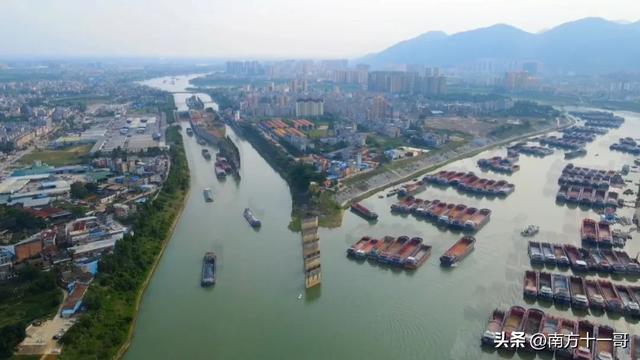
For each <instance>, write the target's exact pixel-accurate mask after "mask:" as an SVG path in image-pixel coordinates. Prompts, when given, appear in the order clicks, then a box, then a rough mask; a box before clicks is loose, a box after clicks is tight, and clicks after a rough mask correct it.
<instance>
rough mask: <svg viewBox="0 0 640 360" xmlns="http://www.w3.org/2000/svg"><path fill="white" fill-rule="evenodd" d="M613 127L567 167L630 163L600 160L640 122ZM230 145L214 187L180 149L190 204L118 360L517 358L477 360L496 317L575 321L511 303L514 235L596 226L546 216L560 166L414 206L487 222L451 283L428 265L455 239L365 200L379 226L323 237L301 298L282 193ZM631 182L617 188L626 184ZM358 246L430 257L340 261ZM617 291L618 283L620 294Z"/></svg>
mask: <svg viewBox="0 0 640 360" xmlns="http://www.w3.org/2000/svg"><path fill="white" fill-rule="evenodd" d="M152 85H157V86H162V83H161V82H158V81H156V82H155V83H153V82H152ZM169 90H173V91H177V90H175V89H169ZM623 115H624V116H626V117H627V122H626V123H625V124H624V125H623V127H622V128H620V129H618V130H613V131H610V132H609V134H608V135H605V136H601V137H598V140H596V141H595V142H594V143H592V144H590V145H589V146H588V147H587V149H588V151H589V154H588V156H587V157H585V158H582V159H575V160H573V162H574V163H575V164H576V165H582V166H593V167H601V168H612V169H618V168H620V167H621V166H622V165H623V164H625V163H633V159H634V157H633V156H631V155H625V154H622V153H612V152H610V151H609V150H608V146H609V145H610V144H611V143H612V142H613V141H617V138H618V137H620V136H622V135H624V136H633V137H640V126H638V125H639V124H640V115H639V114H629V113H626V114H623ZM230 135H231V136H232V138H233V140H234V141H235V142H236V143H237V144H238V147H239V149H240V154H241V158H242V159H241V161H242V170H241V176H242V180H241V181H240V182H239V183H236V182H235V181H233V180H232V179H228V180H226V181H224V182H219V181H218V180H216V178H215V175H214V173H213V164H212V162H210V161H206V160H205V159H204V158H203V157H202V156H201V154H200V149H201V146H199V145H197V144H196V142H195V140H194V139H193V138H190V137H186V136H185V145H186V148H187V156H188V159H189V164H190V167H191V174H192V184H191V186H192V187H191V189H192V191H191V194H190V196H189V198H188V199H187V204H186V208H185V211H184V213H183V216H182V218H181V219H180V222H179V223H178V226H177V228H176V231H175V233H174V235H173V238H172V239H171V241H170V243H169V244H168V246H167V249H166V251H165V253H164V256H163V258H162V260H161V261H160V264H159V266H158V269H157V272H156V273H155V274H154V276H153V279H152V281H151V283H150V285H149V288H148V289H147V292H146V293H145V295H144V298H143V301H142V304H141V309H140V314H139V319H138V322H137V324H136V330H135V336H134V339H133V343H132V345H131V348H130V349H129V352H128V353H127V355H126V357H127V359H365V358H366V359H475V358H482V359H497V358H500V357H502V356H506V357H514V358H519V357H520V355H518V354H516V355H510V354H498V353H494V352H489V351H483V350H481V348H480V346H479V336H480V335H481V333H482V331H483V330H484V325H485V322H486V319H487V317H488V316H489V314H490V312H491V311H492V310H493V309H494V308H495V307H496V306H501V307H503V308H506V307H508V306H510V305H513V304H519V305H525V306H530V307H531V306H536V307H540V308H542V309H543V310H544V311H546V312H549V313H554V314H556V315H561V316H567V317H576V316H581V315H582V314H578V313H576V314H574V313H572V311H571V310H563V309H557V308H555V307H554V306H551V307H549V306H548V305H547V306H543V305H541V304H538V303H536V304H527V303H525V301H524V300H523V299H522V291H521V287H522V276H523V271H524V270H526V269H529V268H530V267H531V266H530V265H529V261H528V257H527V250H526V248H527V241H526V240H525V239H524V238H522V237H521V236H520V234H519V232H520V230H521V228H522V227H523V226H525V225H527V224H538V225H540V227H541V231H540V234H538V235H537V237H536V239H537V240H541V241H550V242H565V243H573V244H579V233H578V230H579V223H580V220H581V219H582V218H583V217H584V216H588V215H591V216H595V213H593V212H592V211H589V210H585V209H580V208H569V207H567V206H559V205H556V204H555V201H554V198H555V193H556V191H557V184H556V181H557V178H558V175H559V174H560V171H561V170H562V167H563V166H564V164H565V160H564V159H563V156H562V153H561V152H556V154H554V155H553V156H549V157H547V158H532V157H526V156H521V160H520V165H521V167H522V169H521V170H520V171H519V172H517V173H516V174H514V175H513V176H510V177H509V180H510V181H511V182H513V183H515V184H516V191H515V193H513V194H512V195H510V196H509V197H508V198H506V199H495V200H490V199H480V198H474V197H469V196H466V195H463V194H460V193H458V192H456V191H455V190H452V189H449V190H442V189H438V188H432V187H430V188H428V189H427V190H426V191H425V192H423V193H421V194H420V195H419V196H420V197H423V198H428V199H440V200H445V201H453V202H461V203H465V204H468V205H473V206H476V207H488V208H490V209H492V210H493V215H492V219H491V221H490V222H489V224H488V225H487V226H485V228H484V229H482V230H481V231H480V232H479V233H478V234H477V235H476V238H477V243H476V249H475V251H474V252H473V253H472V254H471V255H469V256H468V257H467V258H466V259H465V260H464V262H462V263H461V264H460V265H459V266H458V267H457V268H455V269H452V270H445V269H441V268H440V267H439V263H438V261H437V258H438V257H439V256H440V254H442V253H443V252H444V251H445V250H446V249H447V248H448V247H449V246H451V245H452V244H453V243H454V242H455V241H456V240H457V239H458V238H459V237H460V234H456V233H453V232H450V231H442V230H439V229H438V228H437V227H435V226H434V225H432V224H431V223H428V222H425V221H418V220H416V219H415V218H413V217H411V216H409V217H401V216H394V215H391V214H390V212H389V206H390V205H391V204H392V203H393V201H394V199H393V198H386V197H385V198H382V199H380V198H378V197H377V195H374V196H372V197H371V198H369V199H366V200H365V201H364V202H363V203H364V204H365V205H366V206H368V207H370V208H372V209H374V210H375V211H377V212H378V214H379V215H380V219H379V221H378V222H377V223H376V224H375V225H370V224H369V223H367V222H366V221H364V220H363V219H361V218H359V217H357V216H355V215H354V214H352V213H350V212H347V213H345V216H344V221H343V224H342V226H341V227H340V228H338V229H333V230H327V229H322V230H321V231H320V238H321V240H320V243H321V250H322V268H323V273H322V275H323V283H322V286H321V288H319V289H314V290H312V291H309V292H305V291H304V289H303V281H304V280H303V274H302V257H301V252H302V249H301V245H300V238H299V235H298V234H297V233H292V232H290V231H289V230H288V229H287V224H288V222H289V220H290V218H289V216H290V212H291V198H290V195H289V191H288V188H287V185H286V183H285V182H284V181H283V180H282V179H281V178H280V177H279V176H278V174H277V173H275V172H274V171H273V170H272V169H271V168H270V167H269V165H268V164H267V163H266V162H265V160H264V159H263V158H262V157H261V156H260V155H259V154H258V153H257V152H256V151H255V149H253V148H252V147H251V145H250V144H249V143H247V142H246V141H244V140H242V139H239V138H238V137H237V136H235V134H233V132H230ZM504 153H505V150H504V149H497V150H493V151H489V152H487V153H484V154H481V155H479V156H477V157H475V158H472V159H466V160H462V161H459V162H456V163H454V164H451V165H449V166H447V168H448V169H463V170H473V171H476V172H480V171H479V169H477V167H476V166H475V161H476V160H477V158H479V157H486V156H491V155H498V154H501V155H504ZM595 154H599V156H595ZM486 176H487V177H490V178H500V176H499V175H496V174H491V173H487V174H486ZM638 177H639V176H638V173H632V174H631V175H630V176H629V178H633V179H634V182H637V180H638ZM205 187H211V188H212V189H213V192H214V198H215V201H214V202H213V203H206V202H205V201H204V199H203V194H202V190H203V189H204V188H205ZM634 190H635V187H634ZM626 198H630V197H626ZM245 207H251V208H252V209H253V210H254V212H255V213H256V215H257V216H258V217H259V218H260V219H261V220H262V223H263V226H262V228H261V229H260V230H259V231H255V230H253V229H251V228H250V227H249V225H248V224H247V223H246V221H245V220H244V218H243V217H242V210H243V209H244V208H245ZM632 211H633V210H632V209H624V211H623V212H622V213H623V214H625V213H626V214H631V212H632ZM365 234H368V235H372V236H382V235H387V234H389V235H394V236H399V235H403V234H406V235H409V236H416V235H417V236H421V237H423V238H424V239H425V242H427V243H429V244H431V245H432V246H433V254H432V257H431V258H430V259H429V260H428V261H427V262H426V263H425V264H424V265H423V266H422V267H421V268H420V269H418V270H417V271H416V272H414V273H406V272H403V271H397V270H392V269H389V268H385V267H379V266H376V265H373V264H370V263H367V262H364V263H359V262H356V261H352V260H349V259H348V258H346V256H345V250H346V249H347V247H348V246H349V245H351V244H352V243H353V242H355V241H356V240H357V239H358V238H360V237H361V236H362V235H365ZM638 239H640V236H637V235H636V236H635V238H634V239H633V240H631V242H630V243H629V244H628V245H627V247H626V250H627V251H628V252H629V253H630V254H633V255H634V256H635V254H636V253H637V252H638V251H640V244H639V242H640V240H638ZM209 250H213V251H215V252H216V253H217V254H218V259H219V262H220V264H219V267H218V282H217V284H216V285H215V287H213V288H211V289H202V288H201V287H200V286H199V280H200V278H199V276H200V266H201V259H202V256H203V254H204V252H205V251H209ZM554 271H557V270H554ZM625 280H626V281H629V279H620V280H619V281H625ZM301 293H302V294H304V296H303V298H302V299H301V300H298V295H299V294H301ZM589 317H592V316H591V315H589ZM593 320H594V321H596V322H599V323H607V324H610V325H612V326H614V327H615V328H616V329H617V330H619V331H628V332H631V333H636V334H637V333H640V327H639V326H638V325H637V324H630V323H629V322H627V321H625V320H624V319H612V318H610V317H608V316H607V315H601V316H599V317H594V318H593Z"/></svg>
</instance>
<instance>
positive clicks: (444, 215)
mask: <svg viewBox="0 0 640 360" xmlns="http://www.w3.org/2000/svg"><path fill="white" fill-rule="evenodd" d="M391 213H393V214H412V215H414V216H416V217H418V218H422V219H427V220H430V221H433V222H434V223H437V224H439V225H443V226H448V227H450V228H453V229H460V230H465V231H468V232H476V231H478V230H480V229H481V228H482V227H483V226H484V225H486V224H487V223H488V222H489V220H490V219H491V210H489V209H480V210H478V209H477V208H475V207H469V206H467V205H465V204H454V203H446V202H443V201H440V200H431V201H430V200H422V199H417V198H414V197H412V196H411V197H408V198H406V199H402V200H400V201H398V202H397V203H396V204H392V205H391Z"/></svg>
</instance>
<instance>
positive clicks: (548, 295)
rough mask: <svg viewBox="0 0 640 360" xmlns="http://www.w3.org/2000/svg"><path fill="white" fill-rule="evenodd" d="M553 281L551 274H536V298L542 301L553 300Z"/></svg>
mask: <svg viewBox="0 0 640 360" xmlns="http://www.w3.org/2000/svg"><path fill="white" fill-rule="evenodd" d="M552 283H553V281H552V280H551V274H549V273H546V272H541V273H539V274H538V297H539V298H541V299H544V300H553V285H552Z"/></svg>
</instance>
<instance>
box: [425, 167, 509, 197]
mask: <svg viewBox="0 0 640 360" xmlns="http://www.w3.org/2000/svg"><path fill="white" fill-rule="evenodd" d="M423 182H424V183H430V184H436V185H440V186H451V187H455V188H456V189H458V190H459V191H461V192H464V193H471V194H479V195H485V196H508V195H509V194H511V193H513V192H514V191H515V185H513V184H511V183H509V182H507V181H506V180H491V179H484V178H479V177H478V176H476V175H475V174H474V173H473V172H466V173H465V172H455V171H446V170H442V171H440V172H438V173H436V174H431V175H427V176H425V177H424V178H423Z"/></svg>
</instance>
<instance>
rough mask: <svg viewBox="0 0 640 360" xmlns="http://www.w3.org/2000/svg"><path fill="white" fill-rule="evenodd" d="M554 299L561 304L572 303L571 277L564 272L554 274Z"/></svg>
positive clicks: (552, 279) (552, 278) (552, 280)
mask: <svg viewBox="0 0 640 360" xmlns="http://www.w3.org/2000/svg"><path fill="white" fill-rule="evenodd" d="M551 284H552V286H553V300H554V301H556V302H557V303H560V304H571V292H570V290H569V279H568V278H567V277H566V276H564V275H562V274H552V276H551Z"/></svg>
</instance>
